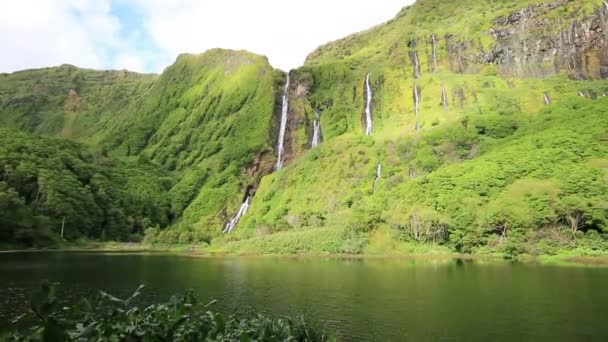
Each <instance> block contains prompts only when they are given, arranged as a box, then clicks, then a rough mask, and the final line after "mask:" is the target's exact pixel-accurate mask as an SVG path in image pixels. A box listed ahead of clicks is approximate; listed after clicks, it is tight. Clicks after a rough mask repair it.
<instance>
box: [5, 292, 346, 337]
mask: <svg viewBox="0 0 608 342" xmlns="http://www.w3.org/2000/svg"><path fill="white" fill-rule="evenodd" d="M57 286H58V284H56V283H48V282H47V283H44V284H43V285H42V288H41V290H40V291H39V292H38V293H37V294H36V295H35V296H34V298H33V299H32V305H31V308H32V309H31V313H29V316H32V317H28V314H25V315H23V316H21V317H19V318H17V319H16V320H15V321H14V322H13V324H17V323H19V321H20V320H24V321H25V320H27V319H33V320H34V321H35V324H34V325H33V326H31V327H28V328H23V327H22V328H21V329H19V330H20V331H18V332H15V333H12V334H11V335H10V336H8V337H6V339H7V340H8V341H23V342H26V341H45V342H46V341H48V342H62V341H300V342H314V341H333V340H334V339H333V338H330V337H328V336H325V334H324V333H323V332H322V331H318V330H316V329H314V328H312V327H311V326H310V325H309V324H307V323H306V322H305V321H304V319H303V318H302V319H300V320H297V321H293V320H291V319H274V318H270V317H267V316H263V315H258V316H255V317H249V318H237V317H235V316H228V317H224V316H223V315H222V314H219V313H214V312H212V311H211V310H210V306H211V305H212V304H213V303H209V304H207V305H204V304H203V303H200V302H199V301H198V300H197V298H196V296H194V294H193V293H191V292H190V293H187V294H185V295H184V296H182V297H176V296H174V297H172V298H171V299H170V300H169V301H168V302H167V303H163V304H152V305H148V306H146V307H139V306H138V305H137V303H136V302H137V297H138V296H139V295H140V293H141V291H142V289H143V286H140V287H139V288H138V289H137V290H136V291H135V292H134V293H133V295H131V296H130V297H129V298H127V299H125V300H122V299H119V298H116V297H114V296H112V295H110V294H108V293H105V292H103V291H99V296H98V298H97V299H96V300H95V301H93V302H92V301H90V300H88V299H86V298H83V299H82V300H81V301H80V302H79V303H77V304H75V305H72V306H69V307H65V303H62V302H61V300H60V299H59V298H57V297H56V289H57Z"/></svg>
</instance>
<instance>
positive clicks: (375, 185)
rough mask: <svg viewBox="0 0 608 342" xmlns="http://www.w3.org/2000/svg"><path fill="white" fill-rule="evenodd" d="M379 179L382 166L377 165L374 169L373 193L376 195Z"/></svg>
mask: <svg viewBox="0 0 608 342" xmlns="http://www.w3.org/2000/svg"><path fill="white" fill-rule="evenodd" d="M380 178H382V165H381V164H378V168H377V169H376V179H375V180H374V193H376V189H377V188H378V182H380Z"/></svg>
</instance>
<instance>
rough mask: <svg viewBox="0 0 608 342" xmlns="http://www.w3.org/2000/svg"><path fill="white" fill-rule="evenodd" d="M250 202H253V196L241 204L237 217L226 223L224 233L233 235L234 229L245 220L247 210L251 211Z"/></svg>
mask: <svg viewBox="0 0 608 342" xmlns="http://www.w3.org/2000/svg"><path fill="white" fill-rule="evenodd" d="M250 201H251V196H247V198H246V199H245V202H243V204H241V207H240V208H239V211H238V212H237V213H236V215H235V216H234V217H233V218H232V219H231V220H230V221H229V222H228V223H226V227H225V228H224V231H223V233H224V234H226V233H227V234H230V233H232V231H233V230H234V228H236V225H237V224H238V223H239V221H240V220H241V218H243V216H245V214H246V213H247V210H248V209H249V202H250Z"/></svg>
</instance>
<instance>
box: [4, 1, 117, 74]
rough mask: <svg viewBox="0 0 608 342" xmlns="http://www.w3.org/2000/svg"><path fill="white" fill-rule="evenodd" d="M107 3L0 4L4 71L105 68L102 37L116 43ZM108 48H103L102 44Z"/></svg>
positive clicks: (113, 21) (13, 2)
mask: <svg viewBox="0 0 608 342" xmlns="http://www.w3.org/2000/svg"><path fill="white" fill-rule="evenodd" d="M104 3H105V5H106V6H108V5H109V1H95V0H91V1H78V2H74V1H72V2H70V1H67V0H65V1H64V0H58V1H47V0H41V1H36V0H19V1H2V2H1V3H0V46H2V49H3V52H2V54H0V70H1V71H14V70H18V69H24V68H33V67H44V66H50V65H57V64H62V63H74V64H78V65H80V66H83V67H94V68H99V67H102V66H103V58H104V54H103V49H100V48H99V44H100V43H101V42H100V38H101V37H106V39H108V41H110V42H111V41H113V40H115V39H116V33H117V26H118V25H119V24H118V22H117V21H115V20H112V19H111V18H109V17H108V16H107V14H106V10H105V8H104V6H103V5H104ZM104 44H105V43H104Z"/></svg>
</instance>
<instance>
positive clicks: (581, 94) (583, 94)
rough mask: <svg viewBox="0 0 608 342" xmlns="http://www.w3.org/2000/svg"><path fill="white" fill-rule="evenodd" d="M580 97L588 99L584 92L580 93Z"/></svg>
mask: <svg viewBox="0 0 608 342" xmlns="http://www.w3.org/2000/svg"><path fill="white" fill-rule="evenodd" d="M578 96H580V97H587V96H585V93H583V92H582V91H579V92H578Z"/></svg>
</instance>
